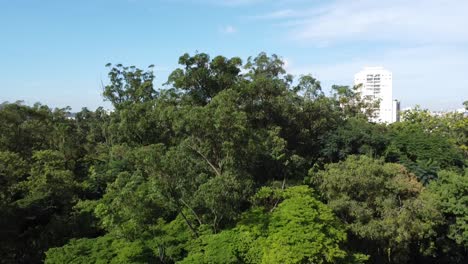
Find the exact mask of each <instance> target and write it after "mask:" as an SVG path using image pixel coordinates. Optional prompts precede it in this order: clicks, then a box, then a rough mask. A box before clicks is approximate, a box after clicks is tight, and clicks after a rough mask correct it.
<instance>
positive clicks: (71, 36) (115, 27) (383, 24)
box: [0, 0, 468, 110]
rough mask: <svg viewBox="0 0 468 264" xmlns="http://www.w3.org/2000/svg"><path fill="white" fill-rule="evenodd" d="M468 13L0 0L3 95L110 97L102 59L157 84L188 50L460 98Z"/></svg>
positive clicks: (444, 7) (333, 0)
mask: <svg viewBox="0 0 468 264" xmlns="http://www.w3.org/2000/svg"><path fill="white" fill-rule="evenodd" d="M467 14H468V1H467V0H391V1H390V0H389V1H379V0H352V1H351V0H328V1H325V0H322V1H318V0H308V1H305V0H288V1H286V0H217V1H216V0H152V1H150V0H79V1H78V0H75V1H71V0H70V1H63V0H56V1H52V0H29V1H27V0H15V1H11V0H0V25H1V26H0V101H16V100H24V101H25V102H26V103H28V104H33V103H35V102H42V103H44V104H48V105H50V106H52V107H64V106H67V105H69V106H71V107H72V108H73V110H80V109H81V107H83V106H86V107H89V108H91V109H95V108H96V107H97V106H100V105H104V106H106V107H109V104H108V103H106V102H103V100H102V97H101V95H100V94H101V91H102V90H101V82H104V83H106V81H107V79H106V75H107V68H105V67H104V65H105V64H106V63H108V62H111V63H122V64H125V65H135V66H138V67H146V66H147V65H150V64H155V65H156V67H155V74H156V76H157V81H156V84H157V86H158V87H161V84H162V83H164V82H165V81H166V79H167V76H168V74H169V73H170V71H171V70H173V69H175V68H176V67H177V60H178V57H179V56H180V55H182V54H183V53H185V52H189V53H191V54H193V53H195V52H196V51H198V52H206V53H208V54H210V55H211V56H213V57H214V56H215V55H224V56H227V57H231V56H240V57H241V58H243V59H245V58H247V57H248V56H254V55H256V54H258V53H259V52H261V51H265V52H267V53H269V54H272V53H276V54H278V55H280V56H281V57H282V58H283V59H284V60H285V62H286V65H285V66H286V68H287V70H288V71H289V72H291V73H293V74H295V75H297V76H298V75H300V74H306V73H311V74H313V75H314V76H315V77H317V78H318V79H319V80H321V81H322V83H323V86H324V89H325V90H326V91H328V87H329V86H331V85H332V84H345V85H348V84H352V80H353V75H354V73H355V72H357V71H359V70H360V69H361V68H362V67H364V66H366V65H367V66H384V67H386V68H387V69H389V70H391V71H392V72H393V76H394V83H393V86H394V97H395V98H397V99H400V100H401V101H402V104H403V106H404V107H405V106H406V107H407V106H413V105H416V104H419V105H421V106H422V107H425V108H430V109H434V110H439V109H454V108H460V107H461V104H462V102H463V101H464V100H468V29H467V28H468V15H467Z"/></svg>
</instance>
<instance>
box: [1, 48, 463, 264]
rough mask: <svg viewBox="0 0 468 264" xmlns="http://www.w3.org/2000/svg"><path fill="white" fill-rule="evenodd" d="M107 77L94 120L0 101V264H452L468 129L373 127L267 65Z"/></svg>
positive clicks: (332, 98) (308, 83) (218, 64)
mask: <svg viewBox="0 0 468 264" xmlns="http://www.w3.org/2000/svg"><path fill="white" fill-rule="evenodd" d="M179 64H180V67H179V68H178V69H175V70H174V71H173V72H172V73H171V74H170V75H169V78H168V80H167V82H166V83H165V85H164V86H163V87H155V85H154V80H155V78H156V75H155V74H154V72H153V66H152V65H150V67H148V68H145V69H140V68H137V67H135V66H128V67H127V66H124V65H121V64H117V65H113V64H108V65H107V67H108V68H109V75H108V77H109V79H108V81H107V82H106V84H105V85H103V99H104V100H107V101H109V102H110V103H111V104H112V106H113V108H112V110H110V111H108V110H105V109H104V108H102V107H100V108H98V109H96V110H89V109H86V108H83V109H82V110H81V111H79V112H77V113H71V112H70V111H71V109H69V108H56V109H52V108H49V107H48V106H45V105H41V104H39V103H37V104H35V105H33V106H28V105H24V104H23V103H22V102H15V103H7V102H5V103H2V104H1V105H0V207H1V208H0V212H1V215H0V263H43V262H45V263H164V264H169V263H466V262H467V261H468V243H467V241H468V239H467V234H468V227H467V225H468V224H467V213H468V211H467V201H466V197H467V186H466V181H467V179H468V174H467V173H466V164H467V158H468V154H467V153H468V152H467V145H468V143H467V140H466V139H467V133H468V122H467V118H466V117H465V116H464V115H463V114H449V115H446V116H440V117H435V116H431V115H430V114H429V112H428V111H426V110H422V109H420V108H415V109H412V110H410V111H406V112H403V113H402V116H403V120H402V122H399V123H395V124H391V125H386V124H375V123H372V122H370V121H369V120H372V119H369V118H371V117H372V116H373V111H374V110H375V102H370V101H369V100H367V99H366V98H362V97H361V95H360V94H359V93H358V89H357V88H358V87H348V86H342V85H335V86H333V87H332V89H331V94H329V95H326V93H325V92H324V90H322V86H321V84H320V81H319V80H317V79H315V78H314V77H313V76H311V75H304V76H296V77H295V76H292V75H291V74H288V72H287V71H286V69H285V68H284V63H283V61H282V59H281V57H279V56H277V55H268V54H266V53H260V54H258V55H257V56H253V57H249V58H247V60H245V61H244V62H243V61H242V60H241V59H240V58H239V57H232V58H227V57H223V56H216V57H211V56H209V55H208V54H205V53H196V54H195V55H190V54H184V55H182V56H181V57H180V58H179Z"/></svg>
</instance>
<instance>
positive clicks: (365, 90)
mask: <svg viewBox="0 0 468 264" xmlns="http://www.w3.org/2000/svg"><path fill="white" fill-rule="evenodd" d="M354 84H355V85H361V86H360V87H359V89H358V92H359V93H360V94H361V96H362V97H363V98H366V99H367V100H371V101H379V105H380V107H379V108H378V109H375V117H374V118H372V121H374V122H379V123H388V124H390V123H393V122H397V121H399V120H400V117H399V111H400V102H399V101H397V100H393V97H392V96H393V95H392V90H393V87H392V73H391V72H390V71H388V70H386V69H384V68H383V67H365V68H364V69H363V70H361V71H360V72H358V73H357V74H356V75H354Z"/></svg>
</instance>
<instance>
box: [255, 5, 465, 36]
mask: <svg viewBox="0 0 468 264" xmlns="http://www.w3.org/2000/svg"><path fill="white" fill-rule="evenodd" d="M467 10H468V1H466V0H444V1H442V0H424V1H423V0H413V1H407V0H392V1H374V0H353V1H349V0H337V1H333V2H330V3H329V4H325V5H323V6H320V7H317V8H310V9H306V10H304V9H289V8H288V9H282V10H275V11H273V12H270V13H267V14H262V15H259V16H258V17H259V18H263V19H271V20H277V22H278V21H280V22H281V23H283V25H285V26H287V27H289V36H290V38H291V39H293V40H301V41H309V42H313V41H318V42H324V41H326V42H339V41H396V42H408V41H411V42H419V43H431V42H434V43H454V42H457V43H458V42H464V43H466V42H468V31H467V30H466V28H465V26H464V25H468V16H467V15H466V11H467Z"/></svg>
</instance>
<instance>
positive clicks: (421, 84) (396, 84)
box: [289, 46, 468, 110]
mask: <svg viewBox="0 0 468 264" xmlns="http://www.w3.org/2000/svg"><path fill="white" fill-rule="evenodd" d="M460 58H468V51H466V50H451V49H447V48H446V47H431V46H425V47H417V48H408V49H396V50H392V51H389V52H386V53H383V54H381V55H380V56H360V57H356V58H355V59H352V60H350V61H347V62H336V63H329V64H312V65H292V67H290V69H289V71H290V72H291V73H293V74H295V75H300V74H307V73H311V74H312V75H314V76H315V77H316V78H317V79H319V80H320V81H322V83H323V84H324V87H325V88H327V87H330V86H331V85H332V84H344V85H351V84H352V82H353V76H354V74H355V73H356V72H358V71H359V70H360V69H361V68H362V67H364V66H377V65H378V66H384V67H385V68H387V69H389V70H391V71H392V72H393V93H394V97H395V98H397V99H400V100H402V103H403V105H404V106H413V105H416V104H419V105H421V106H423V107H429V108H432V109H434V110H436V109H440V108H457V107H460V106H461V103H462V102H463V101H464V100H467V99H468V75H467V74H466V72H467V70H468V60H466V59H460Z"/></svg>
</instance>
